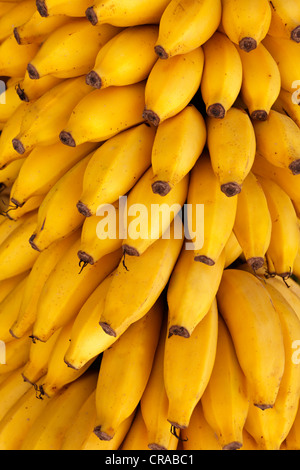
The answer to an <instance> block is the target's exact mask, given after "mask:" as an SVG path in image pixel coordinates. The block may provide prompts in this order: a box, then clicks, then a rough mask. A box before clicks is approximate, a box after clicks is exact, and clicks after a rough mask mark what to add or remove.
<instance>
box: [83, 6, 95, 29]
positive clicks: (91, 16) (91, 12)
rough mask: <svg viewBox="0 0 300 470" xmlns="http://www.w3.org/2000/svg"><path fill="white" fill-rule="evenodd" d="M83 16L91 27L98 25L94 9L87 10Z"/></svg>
mask: <svg viewBox="0 0 300 470" xmlns="http://www.w3.org/2000/svg"><path fill="white" fill-rule="evenodd" d="M85 16H86V17H87V19H88V20H89V22H90V23H92V25H93V26H95V25H96V24H97V23H98V16H97V14H96V12H95V10H94V7H89V8H87V10H86V12H85Z"/></svg>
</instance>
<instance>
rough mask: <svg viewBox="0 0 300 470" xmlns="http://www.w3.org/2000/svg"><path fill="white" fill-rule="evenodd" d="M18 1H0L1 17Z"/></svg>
mask: <svg viewBox="0 0 300 470" xmlns="http://www.w3.org/2000/svg"><path fill="white" fill-rule="evenodd" d="M17 3H18V2H5V1H3V2H0V16H1V18H2V16H3V15H5V14H6V13H7V12H9V10H11V9H12V8H13V7H14V6H15V5H16V4H17Z"/></svg>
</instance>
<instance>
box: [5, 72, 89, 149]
mask: <svg viewBox="0 0 300 470" xmlns="http://www.w3.org/2000/svg"><path fill="white" fill-rule="evenodd" d="M89 93H90V87H89V86H88V85H86V83H85V79H84V76H82V77H77V78H70V79H68V80H63V81H62V82H61V83H59V84H58V85H56V86H54V87H53V88H51V89H50V90H49V91H47V92H46V93H45V94H44V95H42V96H41V97H40V98H39V99H37V100H35V101H34V102H33V103H29V107H28V109H27V112H25V115H24V116H23V119H22V124H21V128H20V131H19V133H18V134H17V135H15V136H14V138H13V142H12V143H13V147H14V149H15V151H16V152H17V153H18V154H19V155H21V156H22V155H24V154H25V153H26V152H29V151H31V150H32V149H33V148H34V147H35V146H36V145H52V144H55V143H56V142H58V138H59V132H60V130H61V127H62V126H64V125H65V124H66V122H67V121H68V119H69V116H70V114H71V113H72V110H73V108H74V106H75V105H76V104H77V103H78V101H80V99H81V98H83V97H84V96H86V95H87V94H89ZM50 110H51V111H50Z"/></svg>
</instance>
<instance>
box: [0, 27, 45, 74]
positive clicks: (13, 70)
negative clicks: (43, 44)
mask: <svg viewBox="0 0 300 470" xmlns="http://www.w3.org/2000/svg"><path fill="white" fill-rule="evenodd" d="M38 48H39V44H26V45H24V46H22V47H20V46H19V44H18V43H17V41H16V39H15V36H14V34H13V32H12V33H11V34H10V36H8V37H7V38H6V39H4V41H3V42H2V43H1V44H0V74H1V75H2V76H5V77H23V76H24V75H25V72H26V68H27V64H28V63H29V62H30V61H31V60H32V59H33V57H34V56H35V54H36V53H37V51H38Z"/></svg>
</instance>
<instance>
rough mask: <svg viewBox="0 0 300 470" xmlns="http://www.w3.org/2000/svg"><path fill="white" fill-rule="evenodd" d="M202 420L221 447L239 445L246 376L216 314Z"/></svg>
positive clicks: (245, 411)
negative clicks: (215, 336) (212, 358)
mask: <svg viewBox="0 0 300 470" xmlns="http://www.w3.org/2000/svg"><path fill="white" fill-rule="evenodd" d="M201 402H202V408H203V413H204V417H205V419H206V421H207V422H208V424H209V425H210V426H211V428H212V429H213V430H214V431H215V433H216V435H217V437H218V441H219V443H220V445H221V446H222V449H223V450H237V449H240V448H241V447H242V446H243V429H244V426H245V423H246V419H247V415H248V411H249V404H250V400H249V396H248V389H247V382H246V377H245V375H244V373H243V371H242V369H241V367H240V365H239V362H238V359H237V356H236V352H235V349H234V345H233V342H232V339H231V336H230V333H229V331H228V328H227V326H226V324H225V322H224V320H223V319H222V317H221V316H219V321H218V344H217V353H216V359H215V363H214V367H213V371H212V374H211V377H210V380H209V382H208V385H207V387H206V389H205V391H204V394H203V395H202V398H201Z"/></svg>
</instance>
